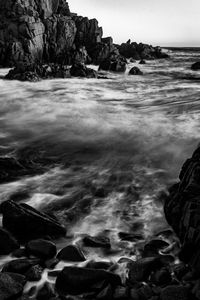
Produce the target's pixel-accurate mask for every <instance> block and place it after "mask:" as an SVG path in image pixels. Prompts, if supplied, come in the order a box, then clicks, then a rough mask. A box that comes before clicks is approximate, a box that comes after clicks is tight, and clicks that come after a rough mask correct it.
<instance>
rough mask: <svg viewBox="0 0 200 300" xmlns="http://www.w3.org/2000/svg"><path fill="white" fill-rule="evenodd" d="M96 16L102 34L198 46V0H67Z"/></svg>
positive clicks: (116, 38) (85, 13)
mask: <svg viewBox="0 0 200 300" xmlns="http://www.w3.org/2000/svg"><path fill="white" fill-rule="evenodd" d="M68 2H69V5H70V9H71V11H72V12H76V13H78V14H80V15H83V16H88V17H90V18H96V19H97V20H98V21H99V24H100V26H102V27H103V31H104V36H112V37H113V38H114V42H116V43H120V42H122V41H127V40H128V39H129V38H130V39H131V40H133V41H136V42H140V41H141V42H146V43H150V44H153V45H161V46H169V45H172V46H200V17H199V14H200V0H68Z"/></svg>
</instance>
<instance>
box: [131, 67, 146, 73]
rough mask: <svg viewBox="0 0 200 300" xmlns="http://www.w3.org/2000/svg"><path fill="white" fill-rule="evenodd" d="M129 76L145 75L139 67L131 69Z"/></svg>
mask: <svg viewBox="0 0 200 300" xmlns="http://www.w3.org/2000/svg"><path fill="white" fill-rule="evenodd" d="M128 74H129V75H143V72H142V71H140V69H139V68H138V67H133V68H131V69H130V71H129V73H128Z"/></svg>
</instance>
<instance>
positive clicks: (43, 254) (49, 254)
mask: <svg viewBox="0 0 200 300" xmlns="http://www.w3.org/2000/svg"><path fill="white" fill-rule="evenodd" d="M26 251H27V253H28V254H29V255H34V256H36V257H39V258H41V259H44V260H47V259H51V258H53V257H54V256H55V255H56V252H57V250H56V245H55V244H54V243H52V242H50V241H47V240H43V239H38V240H32V241H30V242H28V243H27V245H26Z"/></svg>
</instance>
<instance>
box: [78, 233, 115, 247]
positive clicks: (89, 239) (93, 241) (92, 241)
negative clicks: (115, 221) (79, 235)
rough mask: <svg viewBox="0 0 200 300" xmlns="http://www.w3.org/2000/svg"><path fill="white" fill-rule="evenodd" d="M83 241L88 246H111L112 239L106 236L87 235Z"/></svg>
mask: <svg viewBox="0 0 200 300" xmlns="http://www.w3.org/2000/svg"><path fill="white" fill-rule="evenodd" d="M83 243H84V244H85V246H87V247H100V248H111V244H110V239H109V238H107V237H104V236H89V235H88V236H85V237H84V238H83Z"/></svg>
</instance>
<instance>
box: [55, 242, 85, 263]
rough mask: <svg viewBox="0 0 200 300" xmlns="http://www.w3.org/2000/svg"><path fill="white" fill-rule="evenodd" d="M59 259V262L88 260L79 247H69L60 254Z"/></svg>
mask: <svg viewBox="0 0 200 300" xmlns="http://www.w3.org/2000/svg"><path fill="white" fill-rule="evenodd" d="M57 258H58V259H59V260H64V261H77V262H80V261H85V260H86V258H85V256H84V254H83V252H82V251H81V249H79V248H78V247H77V246H74V245H68V246H66V247H65V248H63V249H62V250H60V252H58V255H57Z"/></svg>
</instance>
